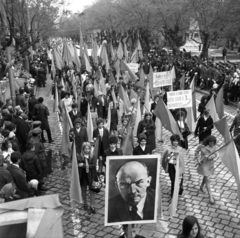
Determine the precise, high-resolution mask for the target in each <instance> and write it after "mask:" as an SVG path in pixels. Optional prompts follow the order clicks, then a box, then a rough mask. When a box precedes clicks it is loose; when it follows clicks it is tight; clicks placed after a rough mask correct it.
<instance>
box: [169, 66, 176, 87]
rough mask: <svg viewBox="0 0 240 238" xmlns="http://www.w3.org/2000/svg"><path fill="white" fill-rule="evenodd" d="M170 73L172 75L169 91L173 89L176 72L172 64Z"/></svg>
mask: <svg viewBox="0 0 240 238" xmlns="http://www.w3.org/2000/svg"><path fill="white" fill-rule="evenodd" d="M170 74H171V76H172V85H171V91H173V83H174V82H175V79H176V72H175V67H174V66H173V67H172V69H171V71H170Z"/></svg>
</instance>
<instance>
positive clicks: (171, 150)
mask: <svg viewBox="0 0 240 238" xmlns="http://www.w3.org/2000/svg"><path fill="white" fill-rule="evenodd" d="M170 140H171V146H169V147H167V149H166V151H165V152H164V154H163V158H162V166H163V169H164V170H165V172H166V173H169V177H170V180H171V198H172V197H173V192H174V186H175V177H176V169H177V167H176V166H177V165H178V164H179V180H180V186H179V191H178V194H179V195H182V194H183V174H184V171H185V165H184V155H185V149H183V148H182V147H181V146H180V145H179V143H180V136H179V135H177V134H175V135H172V136H171V137H170ZM177 160H178V161H177ZM178 162H179V163H178ZM180 178H181V179H180Z"/></svg>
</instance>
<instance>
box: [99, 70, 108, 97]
mask: <svg viewBox="0 0 240 238" xmlns="http://www.w3.org/2000/svg"><path fill="white" fill-rule="evenodd" d="M98 71H99V73H100V80H99V85H100V88H101V92H102V93H103V94H104V95H106V94H107V89H106V84H105V78H103V75H102V72H101V69H100V68H99V69H98Z"/></svg>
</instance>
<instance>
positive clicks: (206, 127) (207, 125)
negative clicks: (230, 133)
mask: <svg viewBox="0 0 240 238" xmlns="http://www.w3.org/2000/svg"><path fill="white" fill-rule="evenodd" d="M212 129H213V119H212V117H211V116H210V114H209V110H207V109H205V111H204V113H203V115H202V116H201V117H200V118H199V119H198V122H197V125H196V129H195V132H194V134H195V136H198V138H199V143H202V142H203V140H204V139H205V138H206V137H208V136H210V135H211V134H212Z"/></svg>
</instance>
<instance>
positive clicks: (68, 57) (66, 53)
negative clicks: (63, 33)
mask: <svg viewBox="0 0 240 238" xmlns="http://www.w3.org/2000/svg"><path fill="white" fill-rule="evenodd" d="M72 53H73V52H72V51H71V49H70V47H69V45H68V43H67V42H66V41H64V42H63V60H64V61H65V62H66V64H67V65H70V64H72V62H73V61H74V56H73V54H72Z"/></svg>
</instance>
